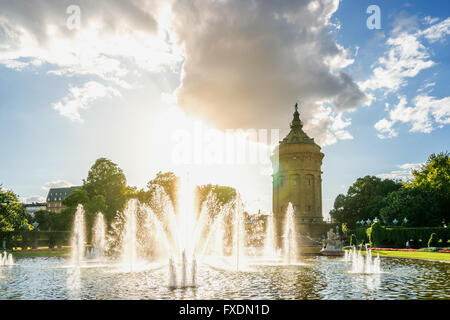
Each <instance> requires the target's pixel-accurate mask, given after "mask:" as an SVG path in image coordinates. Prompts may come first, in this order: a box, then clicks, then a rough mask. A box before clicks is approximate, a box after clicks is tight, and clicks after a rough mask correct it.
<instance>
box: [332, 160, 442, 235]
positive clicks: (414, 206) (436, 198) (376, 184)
mask: <svg viewBox="0 0 450 320" xmlns="http://www.w3.org/2000/svg"><path fill="white" fill-rule="evenodd" d="M412 175H413V177H412V179H411V180H409V181H406V182H403V181H399V180H392V179H381V178H378V177H376V176H366V177H364V178H358V179H357V180H356V181H355V183H353V185H352V186H350V188H349V189H348V191H347V194H345V195H344V194H339V195H338V196H337V197H336V200H335V202H334V206H333V209H332V210H331V211H330V216H331V217H332V219H333V220H334V222H336V223H339V224H341V225H342V226H343V229H344V230H343V231H344V232H345V229H355V228H357V227H358V226H363V225H364V224H365V225H367V226H369V225H370V224H371V222H373V221H374V220H378V221H379V222H380V224H382V225H387V226H395V225H398V226H399V225H404V226H409V227H439V226H448V223H449V220H450V213H449V208H450V159H449V153H448V152H441V153H439V154H432V155H430V156H429V158H428V160H427V161H426V163H425V164H423V165H422V166H421V167H420V168H419V169H417V170H412ZM363 221H364V222H363ZM362 222H363V223H362Z"/></svg>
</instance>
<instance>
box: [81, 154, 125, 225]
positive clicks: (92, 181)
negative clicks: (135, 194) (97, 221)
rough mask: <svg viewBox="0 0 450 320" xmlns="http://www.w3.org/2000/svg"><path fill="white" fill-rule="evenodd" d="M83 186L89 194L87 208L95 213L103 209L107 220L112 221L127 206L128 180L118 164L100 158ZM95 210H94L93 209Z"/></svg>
mask: <svg viewBox="0 0 450 320" xmlns="http://www.w3.org/2000/svg"><path fill="white" fill-rule="evenodd" d="M83 188H84V189H85V190H86V192H87V195H88V198H89V200H88V202H87V203H85V205H86V204H87V206H86V207H87V208H86V209H87V210H89V211H90V212H91V213H92V214H95V213H96V212H94V211H95V210H102V211H103V214H104V215H105V218H106V220H107V221H109V222H110V221H111V220H112V218H113V217H114V216H115V214H116V212H117V211H122V210H123V208H124V207H125V204H126V201H127V195H128V192H127V191H128V188H127V181H126V178H125V175H124V174H123V171H122V169H120V168H119V167H118V166H117V164H115V163H114V162H112V161H110V160H108V159H106V158H100V159H97V161H95V163H94V165H93V166H92V167H91V169H90V170H89V173H88V176H87V179H86V180H83ZM92 210H94V211H92Z"/></svg>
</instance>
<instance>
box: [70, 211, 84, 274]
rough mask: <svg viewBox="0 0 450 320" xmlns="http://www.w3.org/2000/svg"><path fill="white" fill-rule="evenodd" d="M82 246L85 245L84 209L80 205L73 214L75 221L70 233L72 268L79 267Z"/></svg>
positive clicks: (82, 255)
mask: <svg viewBox="0 0 450 320" xmlns="http://www.w3.org/2000/svg"><path fill="white" fill-rule="evenodd" d="M84 244H85V232H84V208H83V206H82V205H81V204H79V205H78V207H77V211H76V212H75V220H74V223H73V231H72V239H71V245H72V257H71V262H72V265H73V266H77V267H79V266H80V264H81V263H82V262H83V260H84Z"/></svg>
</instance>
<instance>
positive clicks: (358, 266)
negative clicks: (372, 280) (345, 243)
mask: <svg viewBox="0 0 450 320" xmlns="http://www.w3.org/2000/svg"><path fill="white" fill-rule="evenodd" d="M344 261H346V262H351V268H350V273H363V274H378V273H381V261H380V254H378V253H377V256H376V258H372V250H370V249H367V248H366V254H365V256H363V255H362V254H361V250H356V247H353V248H351V249H350V250H348V251H346V252H345V255H344Z"/></svg>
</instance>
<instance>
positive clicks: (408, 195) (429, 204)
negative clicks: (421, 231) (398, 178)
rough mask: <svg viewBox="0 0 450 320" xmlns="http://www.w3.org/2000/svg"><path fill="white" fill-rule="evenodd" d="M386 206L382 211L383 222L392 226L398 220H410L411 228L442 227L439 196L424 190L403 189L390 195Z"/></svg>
mask: <svg viewBox="0 0 450 320" xmlns="http://www.w3.org/2000/svg"><path fill="white" fill-rule="evenodd" d="M385 203H386V206H385V207H384V208H382V209H381V211H380V215H381V217H382V219H383V220H385V221H386V222H387V223H388V224H391V225H392V221H393V220H394V219H396V220H397V221H399V222H401V221H402V220H403V219H404V218H407V220H408V226H411V227H434V226H440V225H441V208H440V205H439V196H438V195H437V194H436V193H434V192H432V191H429V190H425V189H423V188H401V189H399V190H397V191H395V192H392V193H390V194H389V195H388V196H387V197H386V199H385Z"/></svg>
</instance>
